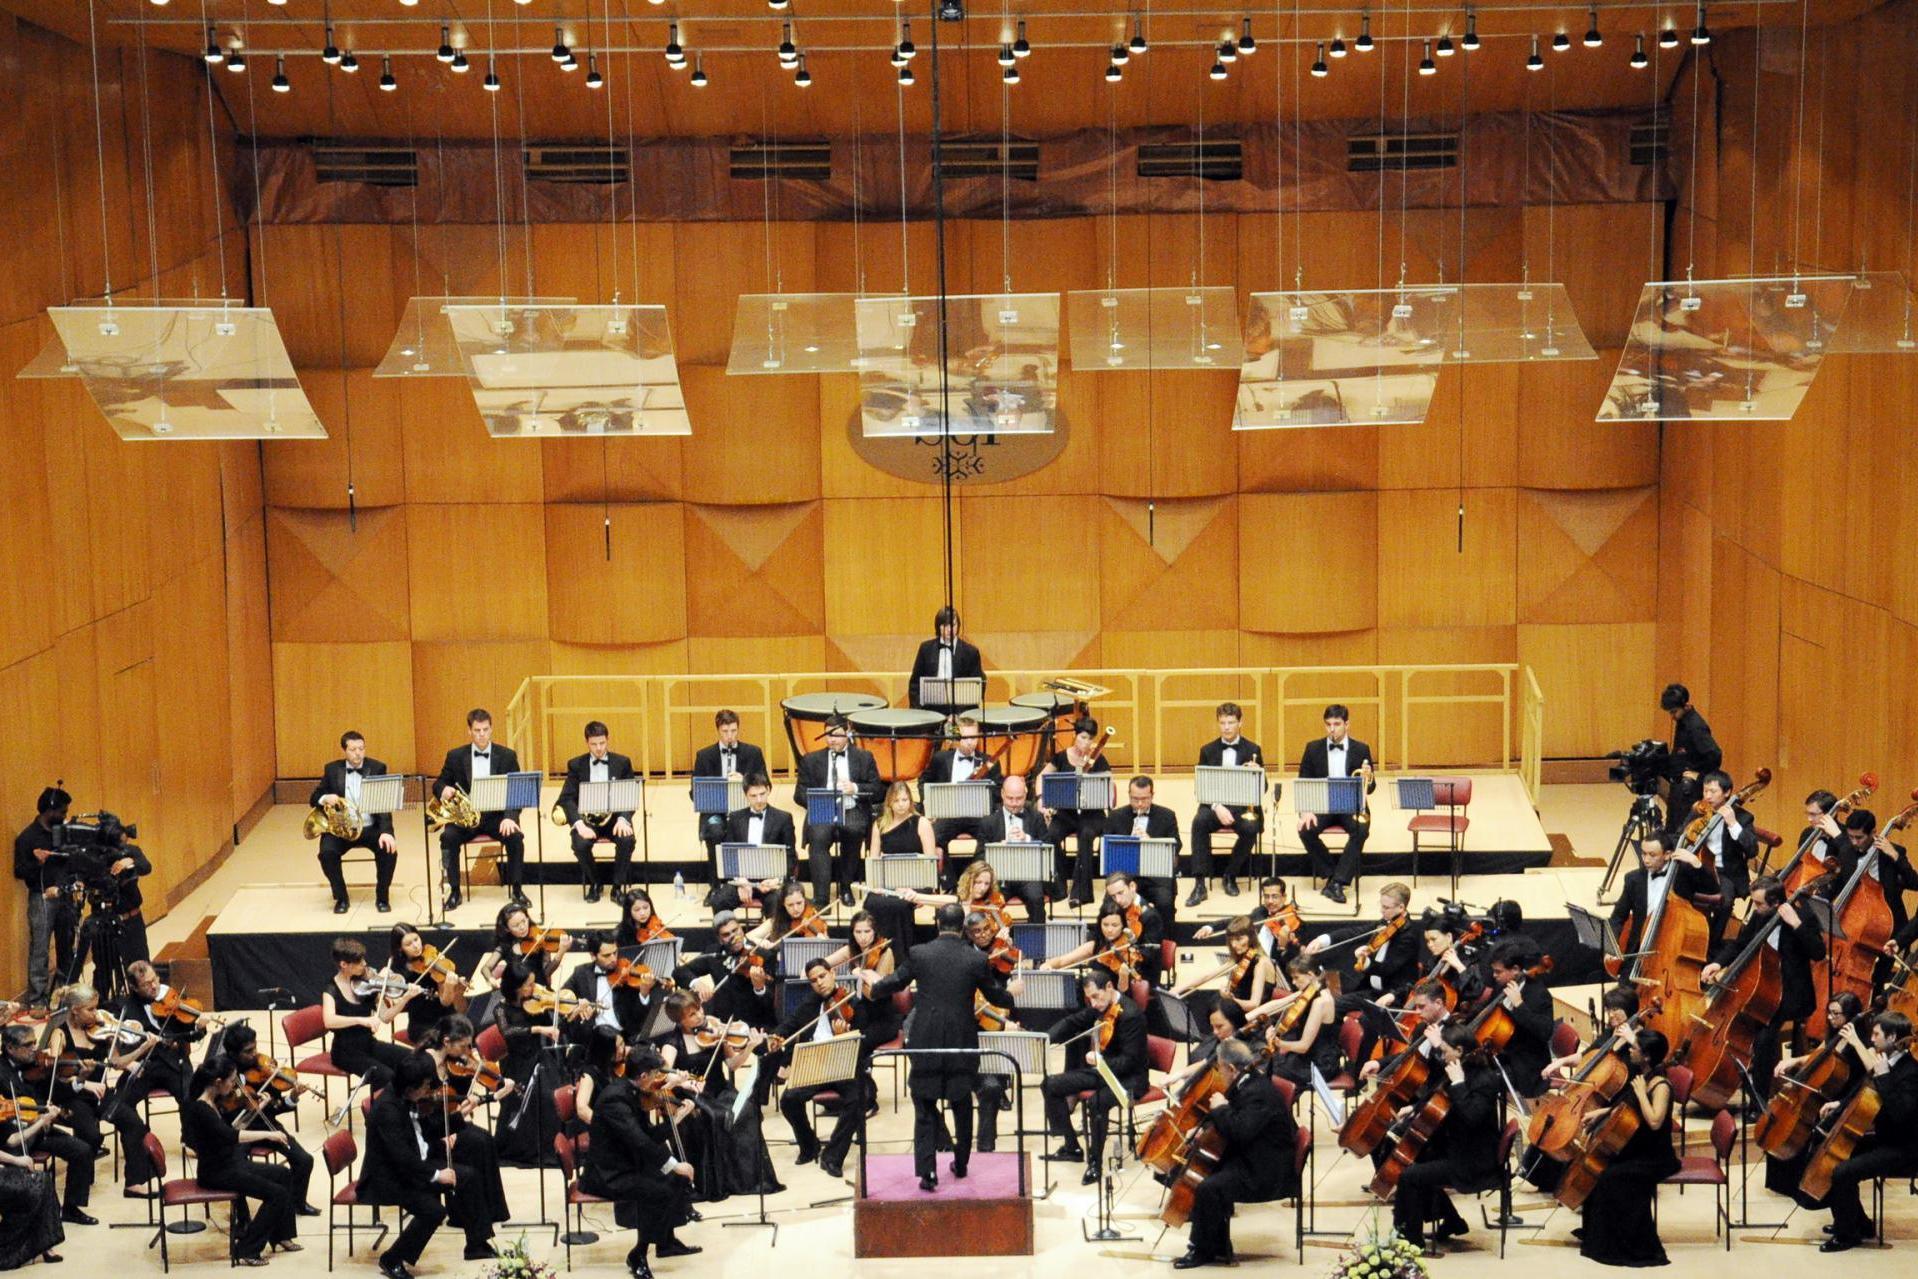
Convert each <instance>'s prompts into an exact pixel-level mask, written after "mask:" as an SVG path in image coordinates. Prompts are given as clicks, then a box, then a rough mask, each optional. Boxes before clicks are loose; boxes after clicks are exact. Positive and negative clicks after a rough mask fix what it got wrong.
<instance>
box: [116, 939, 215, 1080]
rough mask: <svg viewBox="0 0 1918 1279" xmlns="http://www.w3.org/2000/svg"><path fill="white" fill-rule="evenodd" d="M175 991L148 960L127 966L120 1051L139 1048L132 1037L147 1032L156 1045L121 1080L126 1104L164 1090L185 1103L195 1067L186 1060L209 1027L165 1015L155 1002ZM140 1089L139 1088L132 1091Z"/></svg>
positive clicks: (121, 1015)
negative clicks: (135, 1072)
mask: <svg viewBox="0 0 1918 1279" xmlns="http://www.w3.org/2000/svg"><path fill="white" fill-rule="evenodd" d="M171 993H172V988H171V987H169V986H166V985H164V984H163V983H162V982H161V981H160V974H159V973H157V972H155V971H154V970H153V965H152V964H150V963H148V962H147V961H146V960H144V959H142V960H137V961H135V962H134V963H131V964H128V965H127V997H126V1001H125V1002H124V1003H122V1004H121V1005H120V1021H121V1022H122V1023H126V1024H127V1031H126V1032H125V1033H123V1035H122V1038H121V1040H120V1047H121V1050H122V1051H123V1052H124V1051H126V1050H127V1049H129V1048H132V1047H137V1045H135V1044H134V1043H133V1037H134V1036H135V1035H137V1034H138V1033H140V1032H144V1033H146V1034H148V1035H151V1036H152V1037H153V1041H154V1042H153V1047H152V1048H151V1049H150V1050H148V1051H147V1052H145V1053H144V1055H142V1056H141V1059H140V1063H139V1066H138V1074H137V1075H129V1076H127V1077H124V1078H122V1079H121V1081H120V1083H119V1084H118V1085H117V1086H118V1088H119V1090H120V1092H121V1093H122V1094H123V1104H130V1103H132V1102H134V1101H137V1100H139V1098H140V1097H142V1096H145V1095H147V1094H148V1093H153V1092H164V1093H166V1094H167V1095H168V1096H169V1097H172V1098H173V1100H174V1102H175V1103H176V1104H178V1105H182V1106H184V1105H185V1104H186V1090H187V1082H188V1080H189V1079H191V1078H192V1076H193V1066H192V1064H191V1063H190V1062H189V1061H188V1059H187V1051H188V1048H189V1046H190V1045H192V1044H193V1043H195V1042H197V1041H199V1040H200V1039H203V1038H205V1037H206V1027H204V1026H201V1025H199V1024H198V1022H197V1021H194V1022H183V1021H181V1020H179V1019H178V1018H176V1017H162V1016H161V1015H160V1014H159V1012H158V1011H157V1010H156V1008H155V1005H156V1004H158V1003H159V1002H160V1001H161V1000H162V999H164V998H165V997H166V996H168V995H170V994H171ZM130 1089H137V1091H129V1090H130Z"/></svg>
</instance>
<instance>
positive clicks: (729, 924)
mask: <svg viewBox="0 0 1918 1279" xmlns="http://www.w3.org/2000/svg"><path fill="white" fill-rule="evenodd" d="M713 935H714V937H715V938H716V939H717V940H718V942H719V948H718V949H717V950H711V951H707V952H706V953H705V954H703V955H696V956H694V957H693V958H692V959H690V960H687V961H686V962H685V963H683V964H681V965H680V966H679V968H678V970H677V971H675V972H674V973H673V981H674V982H675V983H676V984H677V985H678V986H679V988H680V990H682V991H685V990H691V989H694V988H695V987H696V986H700V985H703V987H704V990H703V992H702V993H701V994H700V996H699V997H698V999H696V1000H695V1002H696V1003H697V1002H702V1001H703V1002H704V1004H705V1006H706V1009H707V1011H709V1012H710V1013H711V1014H712V1015H713V1017H715V1018H716V1019H718V1020H719V1021H721V1022H724V1023H726V1024H729V1025H730V1024H733V1023H739V1024H741V1025H746V1026H753V1027H756V1028H758V1029H761V1030H765V1029H768V1028H770V1027H771V1026H772V1025H773V1024H774V1023H775V1022H776V1021H777V1020H778V1019H777V1018H776V1017H775V1016H774V1015H773V975H772V970H771V969H770V968H768V967H767V966H766V964H765V960H764V957H763V956H762V955H761V954H760V953H759V951H757V950H756V949H754V948H753V947H752V945H751V944H750V943H749V942H748V941H747V940H746V926H745V925H744V924H742V923H741V922H740V921H739V917H738V916H737V915H735V914H733V913H732V912H731V911H724V910H722V911H721V912H719V914H717V915H715V916H713Z"/></svg>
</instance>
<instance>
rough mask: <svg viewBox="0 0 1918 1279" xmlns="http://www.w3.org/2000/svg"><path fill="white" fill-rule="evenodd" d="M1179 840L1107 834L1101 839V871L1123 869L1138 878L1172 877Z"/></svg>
mask: <svg viewBox="0 0 1918 1279" xmlns="http://www.w3.org/2000/svg"><path fill="white" fill-rule="evenodd" d="M1178 847H1179V843H1178V841H1177V840H1173V839H1149V838H1147V837H1145V836H1143V835H1107V836H1106V837H1105V838H1104V839H1102V840H1100V841H1099V875H1100V877H1101V878H1103V877H1105V876H1107V875H1111V874H1113V873H1115V872H1124V873H1125V874H1127V875H1131V876H1133V877H1134V878H1137V879H1170V878H1172V876H1173V871H1174V859H1175V858H1176V857H1177V856H1178Z"/></svg>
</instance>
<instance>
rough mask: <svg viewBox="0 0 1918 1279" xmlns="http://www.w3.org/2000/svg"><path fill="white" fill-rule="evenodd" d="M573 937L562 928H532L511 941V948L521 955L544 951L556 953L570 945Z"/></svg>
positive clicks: (560, 952)
mask: <svg viewBox="0 0 1918 1279" xmlns="http://www.w3.org/2000/svg"><path fill="white" fill-rule="evenodd" d="M572 942H573V939H572V938H571V937H570V936H568V935H567V932H566V930H565V929H564V928H534V929H532V930H530V931H529V932H528V933H527V934H526V936H524V937H521V938H519V939H518V940H516V941H515V942H514V943H513V949H515V950H517V951H518V952H519V953H520V954H522V955H532V954H538V953H540V952H544V953H546V954H548V955H558V954H562V953H563V952H565V951H567V950H568V949H570V948H571V947H572Z"/></svg>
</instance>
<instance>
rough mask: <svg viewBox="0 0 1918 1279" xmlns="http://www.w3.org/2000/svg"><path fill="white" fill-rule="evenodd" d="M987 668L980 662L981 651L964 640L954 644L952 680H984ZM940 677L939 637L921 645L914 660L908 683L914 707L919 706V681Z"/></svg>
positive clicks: (955, 640)
mask: <svg viewBox="0 0 1918 1279" xmlns="http://www.w3.org/2000/svg"><path fill="white" fill-rule="evenodd" d="M985 674H986V668H985V666H984V665H983V664H981V662H980V661H979V650H978V649H977V648H976V647H974V646H973V645H972V644H971V643H969V642H967V641H966V640H965V639H963V638H958V639H954V640H953V642H952V678H954V679H983V678H985ZM938 677H939V640H938V638H937V637H934V638H932V639H929V640H926V641H924V642H923V643H921V644H920V645H919V653H918V655H917V656H915V657H914V658H913V659H912V678H911V680H910V681H909V683H908V686H907V691H908V697H909V700H910V702H911V704H912V705H914V706H918V705H919V681H920V680H922V679H937V678H938Z"/></svg>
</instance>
